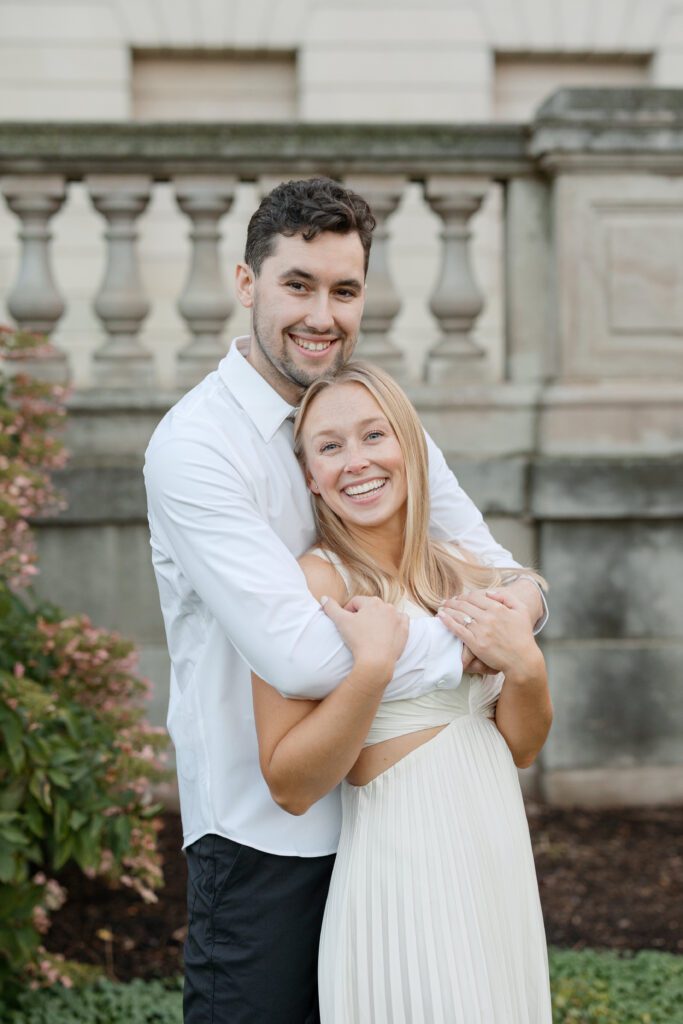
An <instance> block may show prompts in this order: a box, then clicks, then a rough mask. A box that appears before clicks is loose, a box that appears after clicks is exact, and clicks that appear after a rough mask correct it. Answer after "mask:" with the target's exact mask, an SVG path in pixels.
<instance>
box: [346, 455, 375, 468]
mask: <svg viewBox="0 0 683 1024" xmlns="http://www.w3.org/2000/svg"><path fill="white" fill-rule="evenodd" d="M369 465H370V460H369V459H368V458H367V457H366V456H365V455H364V454H363V452H361V451H358V450H356V451H350V452H349V453H348V457H347V460H346V471H347V473H362V472H363V470H364V469H367V467H368V466H369Z"/></svg>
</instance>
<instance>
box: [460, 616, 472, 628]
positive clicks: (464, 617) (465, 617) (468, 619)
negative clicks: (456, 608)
mask: <svg viewBox="0 0 683 1024" xmlns="http://www.w3.org/2000/svg"><path fill="white" fill-rule="evenodd" d="M462 621H463V623H464V624H465V625H466V626H469V624H470V622H474V619H473V618H472V616H471V615H463V619H462Z"/></svg>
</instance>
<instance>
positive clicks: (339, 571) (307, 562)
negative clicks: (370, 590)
mask: <svg viewBox="0 0 683 1024" xmlns="http://www.w3.org/2000/svg"><path fill="white" fill-rule="evenodd" d="M299 565H300V566H301V569H302V571H303V574H304V576H305V577H306V582H307V583H308V589H309V590H310V591H311V593H312V594H313V596H314V597H317V598H318V599H320V598H321V597H323V596H324V595H325V594H326V595H327V596H328V597H333V598H334V599H335V601H339V603H340V604H342V603H345V602H346V601H347V600H348V597H349V595H348V588H347V578H346V575H345V573H344V571H343V567H342V565H341V561H340V559H339V558H338V557H337V556H336V555H334V554H333V552H331V551H328V550H327V549H325V548H320V547H314V548H311V549H310V550H309V551H307V552H306V553H305V554H304V555H302V556H301V558H300V559H299Z"/></svg>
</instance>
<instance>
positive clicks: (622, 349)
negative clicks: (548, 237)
mask: <svg viewBox="0 0 683 1024" xmlns="http://www.w3.org/2000/svg"><path fill="white" fill-rule="evenodd" d="M554 219H555V236H556V244H557V249H556V251H557V276H556V282H557V297H558V310H557V314H558V328H559V330H558V348H559V351H558V357H559V358H558V369H559V373H560V376H561V377H564V378H570V379H571V378H574V379H584V380H585V379H590V378H603V379H604V378H622V379H623V378H625V377H627V378H628V377H636V378H642V377H667V378H671V377H678V378H682V379H683V182H681V181H680V180H677V179H675V178H665V177H660V176H655V175H652V176H650V175H637V176H630V175H629V176H626V175H618V174H610V175H609V176H607V175H601V176H597V175H594V176H589V177H585V176H581V177H579V176H573V175H565V176H562V177H560V178H559V179H558V180H557V182H556V186H555V210H554Z"/></svg>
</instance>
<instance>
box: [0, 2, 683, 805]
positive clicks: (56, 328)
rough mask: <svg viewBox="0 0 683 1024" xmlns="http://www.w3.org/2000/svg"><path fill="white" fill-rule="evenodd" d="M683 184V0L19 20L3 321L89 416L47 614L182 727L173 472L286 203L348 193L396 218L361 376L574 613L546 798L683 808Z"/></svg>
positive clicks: (0, 250) (56, 548)
mask: <svg viewBox="0 0 683 1024" xmlns="http://www.w3.org/2000/svg"><path fill="white" fill-rule="evenodd" d="M682 171H683V3H678V2H673V0H588V2H586V0H420V2H419V3H418V0H412V2H411V0H392V2H388V0H365V2H361V0H344V2H343V3H342V2H341V0H286V2H283V0H250V2H248V3H247V2H244V0H232V2H228V0H0V191H2V193H3V195H4V198H5V202H4V203H3V204H2V207H1V208H0V322H1V321H4V322H6V323H16V324H19V325H21V326H23V327H27V328H29V329H31V330H41V331H48V332H49V333H50V335H51V337H52V340H53V341H54V343H55V345H56V354H55V356H54V358H53V359H52V361H51V363H50V365H49V367H48V370H49V373H50V375H51V376H52V377H53V379H57V380H63V381H68V382H70V383H71V385H72V388H73V390H72V394H71V398H70V401H69V405H70V410H71V415H70V421H69V426H68V430H67V436H66V441H67V445H68V447H69V448H70V449H71V451H72V459H71V462H70V465H69V468H68V469H67V470H65V471H63V472H62V473H61V474H60V482H61V485H62V486H63V487H64V488H65V490H66V492H67V495H68V499H69V508H68V510H66V511H65V512H64V513H62V515H61V516H60V517H59V518H58V519H57V520H50V521H46V522H45V523H44V524H43V525H42V526H41V529H40V565H41V575H40V577H39V580H38V589H39V590H40V591H42V592H44V593H45V594H46V595H47V596H49V597H50V598H51V599H52V600H55V601H58V602H59V603H60V604H62V605H63V606H64V607H66V608H67V609H73V610H79V611H81V610H82V611H87V612H88V613H89V614H90V615H91V616H92V618H93V620H94V621H95V622H96V623H97V624H99V625H103V626H107V627H111V628H115V629H118V630H121V631H122V632H123V633H125V634H126V635H127V636H130V637H132V638H133V639H135V640H136V642H137V643H138V644H139V646H140V650H141V664H142V669H143V671H144V672H145V674H147V675H148V676H149V677H150V678H151V679H152V681H153V684H154V694H153V698H152V704H151V707H150V714H151V717H152V719H153V720H154V721H155V722H156V723H159V724H160V723H163V721H164V719H165V713H166V701H167V693H168V662H167V655H166V647H165V639H164V633H163V625H162V621H161V616H160V612H159V606H158V597H157V592H156V586H155V582H154V578H153V574H152V569H151V564H150V556H149V548H148V532H147V524H146V514H145V501H144V491H143V486H142V478H141V474H140V468H141V465H142V458H143V453H144V450H145V447H146V444H147V441H148V439H149V436H150V434H151V432H152V430H153V429H154V426H155V425H156V423H157V422H158V420H159V419H160V418H161V416H162V415H163V414H164V412H165V411H166V409H167V408H169V406H170V405H171V404H173V402H174V401H175V400H176V399H177V397H178V396H179V395H180V394H181V393H182V392H183V391H184V390H186V389H187V388H188V387H189V386H191V385H192V384H193V383H194V382H196V381H197V380H199V379H200V378H201V377H202V376H203V375H204V374H205V373H206V372H209V371H210V370H211V369H213V368H214V366H215V365H216V364H217V362H218V360H219V359H220V357H221V354H222V353H223V352H225V350H226V348H227V346H228V344H229V341H230V338H231V337H233V336H235V335H237V334H240V333H246V332H247V330H248V320H247V318H246V316H245V313H244V311H243V310H242V309H241V307H238V306H237V305H236V303H235V301H234V299H233V288H232V276H233V272H234V266H235V264H236V262H237V261H238V260H239V259H241V256H242V252H243V244H244V237H245V230H246V224H247V221H248V218H249V216H250V214H251V212H252V211H253V209H254V208H255V206H256V204H257V203H258V201H259V197H260V196H261V195H262V194H263V193H264V192H265V191H267V190H269V189H270V188H271V187H272V186H273V184H275V183H276V182H277V181H280V180H282V179H285V178H292V177H301V176H308V175H310V174H313V173H324V174H328V175H330V176H333V177H336V178H339V179H341V180H344V181H345V182H348V183H349V184H350V185H351V186H353V187H356V188H357V189H358V190H359V191H360V192H362V193H363V194H364V195H365V196H366V197H367V198H368V200H369V201H370V202H371V205H372V206H373V209H374V210H375V212H376V215H377V218H378V222H379V227H378V231H377V235H376V242H375V244H374V249H373V257H372V262H371V267H370V274H369V278H368V299H367V308H366V316H365V319H364V325H363V337H362V340H361V343H360V347H359V353H360V354H361V355H364V356H365V357H367V358H371V359H373V360H375V361H376V362H379V363H382V364H383V365H384V366H386V367H387V368H389V369H390V370H392V372H394V373H395V374H396V375H397V376H398V377H399V378H400V379H401V380H402V381H403V382H404V383H405V385H406V387H407V389H408V391H409V393H410V395H411V397H412V398H413V400H414V401H415V403H416V405H417V406H418V409H419V411H420V414H421V416H422V418H423V421H424V423H425V425H426V426H427V428H428V429H429V430H430V431H431V432H432V434H433V436H434V437H435V438H436V440H437V441H438V442H439V444H440V445H441V447H442V448H443V450H444V452H445V453H446V455H447V457H448V460H449V462H450V464H451V466H452V467H453V469H454V471H455V472H456V474H457V476H458V478H459V480H460V482H461V483H462V485H463V486H464V487H465V489H466V490H467V491H468V492H469V493H470V495H471V496H472V498H473V499H474V500H475V502H477V504H478V505H479V507H480V508H481V510H482V512H483V513H484V515H485V516H486V518H487V521H488V522H489V524H490V526H491V528H492V530H493V532H494V534H495V536H496V537H497V538H498V539H499V540H500V541H501V542H502V543H503V544H505V545H506V546H508V547H510V548H511V550H512V551H513V553H514V554H515V556H516V558H517V559H518V560H520V561H522V562H525V563H533V564H536V565H537V566H538V567H539V568H540V570H541V571H542V572H543V573H544V575H545V576H546V577H547V578H548V579H549V581H550V584H551V587H552V594H551V619H550V623H549V625H548V627H547V628H546V630H545V632H544V637H543V640H544V649H545V653H546V656H547V658H548V661H549V666H550V674H551V683H552V690H553V699H554V703H555V708H556V721H555V726H554V729H553V732H552V734H551V737H550V740H549V742H548V744H547V746H546V748H545V751H544V752H543V755H542V757H541V759H540V761H539V763H538V765H537V766H535V767H534V768H533V769H530V770H529V771H528V772H526V773H525V778H524V785H525V787H526V790H527V793H528V794H530V795H535V796H536V797H539V798H542V799H543V800H544V801H547V802H549V803H550V804H556V805H559V806H561V805H573V804H579V805H583V806H584V807H601V806H607V805H612V806H613V805H619V804H649V803H666V802H672V803H673V802H681V801H683V771H682V770H681V769H682V767H683V728H682V727H683V702H682V701H681V689H682V688H683V660H682V659H681V653H682V651H683V614H682V611H681V609H682V607H683V543H682V541H683V180H682V179H681V172H682ZM44 370H45V367H43V372H44Z"/></svg>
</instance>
